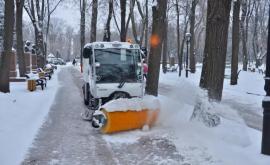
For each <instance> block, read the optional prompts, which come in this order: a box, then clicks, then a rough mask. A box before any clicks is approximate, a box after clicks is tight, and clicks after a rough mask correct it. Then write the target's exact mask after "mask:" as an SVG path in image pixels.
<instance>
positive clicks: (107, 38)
mask: <svg viewBox="0 0 270 165" xmlns="http://www.w3.org/2000/svg"><path fill="white" fill-rule="evenodd" d="M112 14H113V0H109V14H108V18H107V22H106V26H105V30H104V36H103V41H108V42H109V41H111V20H112Z"/></svg>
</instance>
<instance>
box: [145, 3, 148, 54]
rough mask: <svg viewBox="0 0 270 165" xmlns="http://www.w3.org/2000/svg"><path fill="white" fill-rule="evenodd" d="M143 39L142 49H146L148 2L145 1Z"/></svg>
mask: <svg viewBox="0 0 270 165" xmlns="http://www.w3.org/2000/svg"><path fill="white" fill-rule="evenodd" d="M144 35H145V38H144V47H145V48H146V49H147V46H148V0H145V34H144Z"/></svg>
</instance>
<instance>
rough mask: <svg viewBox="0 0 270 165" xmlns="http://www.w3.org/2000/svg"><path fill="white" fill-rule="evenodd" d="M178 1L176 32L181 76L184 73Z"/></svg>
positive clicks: (176, 5) (176, 6)
mask: <svg viewBox="0 0 270 165" xmlns="http://www.w3.org/2000/svg"><path fill="white" fill-rule="evenodd" d="M178 5H179V4H178V0H176V4H175V9H176V14H177V16H176V21H177V22H176V31H177V36H176V37H177V57H178V66H179V76H181V71H182V57H181V55H180V22H179V21H180V12H179V6H178Z"/></svg>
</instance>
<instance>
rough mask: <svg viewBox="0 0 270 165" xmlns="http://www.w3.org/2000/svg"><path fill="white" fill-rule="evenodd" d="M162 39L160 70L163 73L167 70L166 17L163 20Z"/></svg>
mask: <svg viewBox="0 0 270 165" xmlns="http://www.w3.org/2000/svg"><path fill="white" fill-rule="evenodd" d="M164 26H165V27H164V33H163V34H164V39H163V44H162V71H163V73H166V72H167V57H168V35H167V33H168V18H166V20H165V25H164Z"/></svg>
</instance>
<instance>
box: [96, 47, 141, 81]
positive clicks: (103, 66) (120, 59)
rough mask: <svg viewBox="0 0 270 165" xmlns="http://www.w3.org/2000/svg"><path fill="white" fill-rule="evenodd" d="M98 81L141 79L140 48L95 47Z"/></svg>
mask: <svg viewBox="0 0 270 165" xmlns="http://www.w3.org/2000/svg"><path fill="white" fill-rule="evenodd" d="M94 54H95V62H96V64H98V66H97V67H96V75H97V83H119V82H120V83H121V82H137V81H138V80H139V77H138V76H139V74H140V68H139V66H138V63H140V54H139V50H135V49H119V48H118V49H116V48H109V49H95V50H94Z"/></svg>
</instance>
